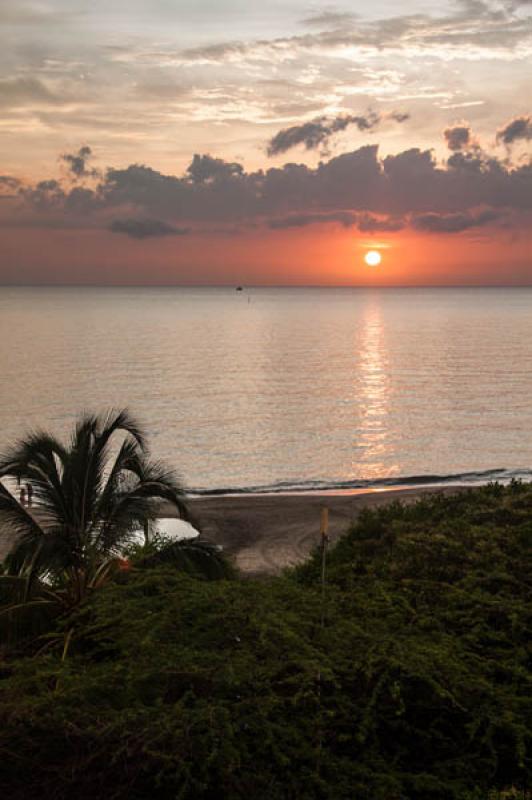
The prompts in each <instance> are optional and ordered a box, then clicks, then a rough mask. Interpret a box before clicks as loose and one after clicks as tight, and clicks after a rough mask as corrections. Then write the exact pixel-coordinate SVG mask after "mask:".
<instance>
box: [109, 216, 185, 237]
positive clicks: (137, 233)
mask: <svg viewBox="0 0 532 800" xmlns="http://www.w3.org/2000/svg"><path fill="white" fill-rule="evenodd" d="M109 230H110V231H111V232H112V233H123V234H125V235H126V236H129V237H130V238H131V239H150V238H155V237H160V236H185V235H186V234H187V233H190V228H176V227H175V226H174V225H169V224H168V223H167V222H163V221H162V220H159V219H133V218H131V219H115V220H113V221H112V222H111V224H110V225H109Z"/></svg>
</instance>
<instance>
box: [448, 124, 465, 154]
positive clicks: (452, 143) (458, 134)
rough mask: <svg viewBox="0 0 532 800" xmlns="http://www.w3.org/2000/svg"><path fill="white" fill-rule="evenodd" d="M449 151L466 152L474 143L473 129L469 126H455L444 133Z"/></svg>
mask: <svg viewBox="0 0 532 800" xmlns="http://www.w3.org/2000/svg"><path fill="white" fill-rule="evenodd" d="M443 135H444V136H445V141H446V142H447V147H448V148H449V150H453V151H454V152H457V151H458V150H464V149H465V148H467V147H468V146H469V145H470V144H471V142H472V134H471V128H470V127H469V125H467V124H463V125H453V126H451V127H449V128H446V129H445V130H444V132H443Z"/></svg>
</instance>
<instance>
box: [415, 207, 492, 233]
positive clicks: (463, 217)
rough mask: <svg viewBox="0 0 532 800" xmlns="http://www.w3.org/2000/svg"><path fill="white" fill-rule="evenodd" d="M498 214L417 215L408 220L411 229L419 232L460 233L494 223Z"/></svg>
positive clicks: (482, 212) (487, 211)
mask: <svg viewBox="0 0 532 800" xmlns="http://www.w3.org/2000/svg"><path fill="white" fill-rule="evenodd" d="M499 217H500V213H498V212H496V211H493V210H492V209H486V210H485V211H480V212H477V213H473V212H466V213H462V214H434V213H429V214H417V215H415V216H413V217H412V218H411V220H410V222H411V225H412V227H414V228H416V229H417V230H419V231H429V232H431V233H461V232H462V231H466V230H468V229H469V228H479V227H481V226H482V225H487V224H488V223H490V222H494V221H495V220H496V219H498V218H499Z"/></svg>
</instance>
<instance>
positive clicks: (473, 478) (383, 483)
mask: <svg viewBox="0 0 532 800" xmlns="http://www.w3.org/2000/svg"><path fill="white" fill-rule="evenodd" d="M511 480H523V481H528V480H532V470H530V469H487V470H483V471H477V472H458V473H452V474H449V475H409V476H406V477H397V478H379V479H377V480H370V479H367V480H361V479H358V480H348V481H347V480H346V481H320V480H310V481H278V482H276V483H270V484H260V485H256V486H224V487H217V488H212V489H207V488H189V489H188V494H189V495H191V496H193V497H194V496H195V497H215V496H218V495H224V494H231V495H247V494H297V493H309V492H334V491H350V490H361V489H368V490H371V489H385V488H387V487H388V488H389V487H392V486H394V487H400V488H408V487H414V486H442V485H445V484H454V483H455V484H458V485H473V486H474V485H481V484H483V483H489V482H491V481H493V482H495V481H496V482H498V483H509V482H510V481H511Z"/></svg>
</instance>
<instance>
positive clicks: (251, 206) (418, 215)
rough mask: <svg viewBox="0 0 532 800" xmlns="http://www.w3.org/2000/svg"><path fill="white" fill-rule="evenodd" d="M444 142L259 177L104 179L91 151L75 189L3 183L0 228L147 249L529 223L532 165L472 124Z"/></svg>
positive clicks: (84, 152)
mask: <svg viewBox="0 0 532 800" xmlns="http://www.w3.org/2000/svg"><path fill="white" fill-rule="evenodd" d="M518 121H519V125H516V122H518ZM529 121H530V117H521V118H518V120H511V121H510V122H509V123H507V124H506V125H505V126H503V127H502V128H501V130H500V132H499V137H500V140H501V141H503V142H504V143H505V144H508V143H509V142H511V141H514V140H515V139H516V138H517V139H521V140H526V139H528V138H530V136H529V128H528V127H527V125H528V124H529ZM444 134H445V138H446V140H447V143H448V146H449V148H450V150H451V154H450V155H449V157H448V158H447V160H446V161H445V162H438V161H437V160H436V158H435V156H434V153H433V151H431V150H422V149H420V148H410V149H408V150H404V151H402V152H399V153H396V154H394V155H388V156H386V157H385V158H381V157H380V156H379V148H378V145H365V146H363V147H360V148H358V149H356V150H353V151H351V152H348V153H344V154H342V155H339V156H336V157H334V158H330V159H329V160H327V161H321V162H320V163H319V164H318V165H317V166H316V167H309V166H307V165H304V164H297V163H286V164H284V166H282V167H271V168H269V169H259V170H256V171H251V172H248V171H246V170H245V168H244V166H243V165H242V164H240V163H238V162H233V161H225V160H223V159H220V158H215V157H214V156H211V155H208V154H203V155H200V154H196V155H194V157H193V158H192V160H191V162H190V164H189V166H188V167H187V168H186V170H185V171H184V173H183V174H182V175H170V174H165V173H162V172H160V171H158V170H156V169H153V168H151V167H149V166H146V165H143V164H130V165H129V166H128V167H125V168H113V167H109V168H108V169H107V170H105V171H103V172H97V171H95V170H94V169H93V168H89V167H87V159H88V158H89V157H91V156H92V151H91V149H90V148H89V147H88V146H84V147H82V148H81V149H80V150H79V151H78V152H77V153H75V154H74V155H73V156H71V157H68V158H67V157H65V156H63V161H65V162H66V163H67V164H68V165H69V167H70V172H72V173H73V175H74V177H75V179H76V180H75V183H74V185H73V183H72V180H71V179H70V178H69V177H67V178H66V179H65V180H63V181H61V180H57V179H56V178H50V179H48V180H44V181H40V182H38V183H37V184H35V185H24V184H20V183H19V181H18V180H17V179H16V178H14V177H11V176H4V177H3V178H0V188H3V189H4V191H7V192H9V197H7V198H4V201H3V202H2V217H1V218H0V224H2V225H3V226H4V227H5V226H7V225H9V224H11V225H16V226H20V225H22V224H24V225H25V226H31V225H33V226H35V227H46V226H51V227H54V228H58V227H61V226H62V225H63V226H64V227H69V228H72V227H76V226H78V227H80V228H84V227H90V228H101V229H102V230H107V231H109V232H111V233H114V234H123V235H124V236H127V237H129V238H130V239H135V240H138V241H141V240H149V239H156V238H159V237H164V236H184V235H185V234H189V233H190V234H194V233H198V232H201V233H206V232H208V231H210V230H211V231H212V230H218V231H219V230H221V229H225V230H226V231H227V232H229V233H231V234H232V235H236V234H237V233H238V232H239V231H240V232H242V231H245V230H249V229H251V228H257V227H258V226H259V227H260V226H263V227H264V228H265V229H270V230H277V231H281V230H286V229H290V228H303V227H307V226H310V225H323V224H336V225H340V226H342V227H344V228H350V227H356V228H358V230H359V231H361V232H367V233H377V232H381V233H394V232H396V231H399V230H401V229H402V228H405V227H411V228H413V229H415V230H418V231H424V232H427V233H439V234H457V233H461V232H463V231H467V230H469V229H471V228H480V227H486V226H489V225H496V224H497V225H498V224H505V225H511V224H512V220H518V219H519V220H521V222H522V220H523V219H524V218H525V217H526V219H530V217H531V216H532V162H531V161H530V160H529V161H528V162H527V163H523V161H522V160H520V161H519V163H517V164H512V163H511V160H510V159H509V158H508V157H506V158H503V159H499V158H498V157H496V156H495V155H490V154H488V153H486V152H485V151H483V150H482V149H481V148H480V146H478V145H477V144H476V143H474V142H473V141H472V135H471V131H470V127H469V125H468V124H467V123H464V124H460V125H457V126H453V127H450V128H448V129H446V130H445V132H444ZM312 141H314V140H312ZM322 141H323V140H322ZM95 175H96V176H98V177H97V178H95V177H94V176H95ZM84 181H85V182H84ZM520 224H521V223H520Z"/></svg>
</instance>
